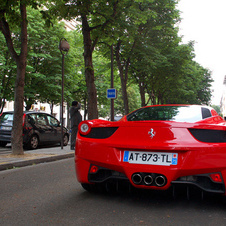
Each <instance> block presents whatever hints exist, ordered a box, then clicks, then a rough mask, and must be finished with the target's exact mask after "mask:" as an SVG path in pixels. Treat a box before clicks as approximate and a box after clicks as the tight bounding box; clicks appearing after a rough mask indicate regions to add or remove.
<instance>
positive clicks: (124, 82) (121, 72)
mask: <svg viewBox="0 0 226 226" xmlns="http://www.w3.org/2000/svg"><path fill="white" fill-rule="evenodd" d="M120 45H121V42H120V41H119V42H118V44H117V47H116V51H115V55H116V61H117V65H118V69H119V75H120V78H121V88H122V98H123V103H124V111H125V114H126V115H127V114H129V101H128V94H127V89H126V88H127V80H128V65H129V63H128V61H127V62H126V63H125V64H124V65H126V66H125V70H124V68H123V66H122V63H121V60H120V53H119V51H120ZM124 71H125V74H124Z"/></svg>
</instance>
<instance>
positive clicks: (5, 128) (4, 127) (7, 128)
mask: <svg viewBox="0 0 226 226" xmlns="http://www.w3.org/2000/svg"><path fill="white" fill-rule="evenodd" d="M1 129H2V130H12V127H9V126H2V127H1Z"/></svg>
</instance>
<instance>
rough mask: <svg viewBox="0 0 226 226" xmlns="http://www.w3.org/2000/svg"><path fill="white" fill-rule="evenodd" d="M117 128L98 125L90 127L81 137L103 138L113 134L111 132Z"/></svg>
mask: <svg viewBox="0 0 226 226" xmlns="http://www.w3.org/2000/svg"><path fill="white" fill-rule="evenodd" d="M117 129H118V127H98V128H92V129H91V131H90V133H89V134H88V135H82V134H81V136H82V137H87V138H95V139H105V138H108V137H110V136H112V135H113V133H114V132H115V131H116V130H117Z"/></svg>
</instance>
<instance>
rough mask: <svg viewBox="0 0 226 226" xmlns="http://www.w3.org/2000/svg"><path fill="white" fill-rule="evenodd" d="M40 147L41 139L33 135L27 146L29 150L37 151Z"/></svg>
mask: <svg viewBox="0 0 226 226" xmlns="http://www.w3.org/2000/svg"><path fill="white" fill-rule="evenodd" d="M38 145H39V139H38V136H37V135H32V136H31V138H30V140H29V142H28V143H27V144H26V147H27V148H28V149H32V150H34V149H36V148H37V147H38Z"/></svg>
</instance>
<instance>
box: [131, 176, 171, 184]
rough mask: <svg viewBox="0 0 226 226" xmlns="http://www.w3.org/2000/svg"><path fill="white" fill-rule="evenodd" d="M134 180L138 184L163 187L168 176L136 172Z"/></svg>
mask: <svg viewBox="0 0 226 226" xmlns="http://www.w3.org/2000/svg"><path fill="white" fill-rule="evenodd" d="M132 181H133V183H134V184H136V185H142V184H143V185H147V186H150V185H156V186H158V187H162V186H164V185H166V183H167V180H166V177H165V176H164V175H161V174H144V173H134V174H133V175H132Z"/></svg>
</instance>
